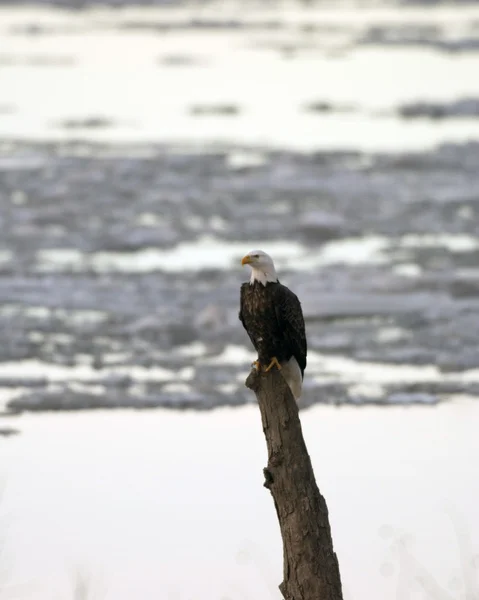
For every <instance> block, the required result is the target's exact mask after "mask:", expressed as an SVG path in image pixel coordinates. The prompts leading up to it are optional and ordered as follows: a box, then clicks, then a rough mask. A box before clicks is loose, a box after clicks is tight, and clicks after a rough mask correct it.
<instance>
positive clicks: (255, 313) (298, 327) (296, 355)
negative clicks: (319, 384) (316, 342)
mask: <svg viewBox="0 0 479 600" xmlns="http://www.w3.org/2000/svg"><path fill="white" fill-rule="evenodd" d="M241 264H242V265H249V266H250V267H251V278H250V280H249V282H247V283H243V285H242V286H241V297H240V311H239V318H240V321H241V322H242V323H243V327H244V328H245V329H246V332H247V334H248V336H249V338H250V340H251V342H252V343H253V346H254V347H255V350H256V351H257V353H258V360H256V361H255V362H254V364H255V366H256V368H257V369H258V370H259V369H261V368H262V369H263V370H264V371H266V372H267V371H269V370H270V369H271V368H272V367H273V366H276V367H277V368H278V369H280V370H281V372H282V374H283V376H284V378H285V380H286V382H287V383H288V385H289V387H290V389H291V392H292V393H293V396H294V398H295V399H296V401H297V400H298V399H299V397H300V396H301V389H302V384H303V376H304V370H305V368H306V354H307V343H306V332H305V328H304V319H303V311H302V309H301V303H300V301H299V300H298V298H297V296H296V295H295V294H293V292H292V291H291V290H290V289H289V288H287V287H286V286H284V285H282V284H281V283H280V282H279V280H278V277H277V275H276V269H275V268H274V263H273V259H272V258H271V256H269V255H268V254H266V252H263V251H262V250H252V251H251V252H248V254H247V255H246V256H245V257H244V258H243V260H242V261H241Z"/></svg>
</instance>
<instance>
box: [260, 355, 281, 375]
mask: <svg viewBox="0 0 479 600" xmlns="http://www.w3.org/2000/svg"><path fill="white" fill-rule="evenodd" d="M275 365H276V367H277V368H278V371H281V365H280V364H279V362H278V359H277V358H276V356H273V358H272V359H271V362H270V363H269V365H268V366H267V367H266V368H265V370H264V372H265V373H267V372H268V371H271V369H272V368H273V367H274V366H275Z"/></svg>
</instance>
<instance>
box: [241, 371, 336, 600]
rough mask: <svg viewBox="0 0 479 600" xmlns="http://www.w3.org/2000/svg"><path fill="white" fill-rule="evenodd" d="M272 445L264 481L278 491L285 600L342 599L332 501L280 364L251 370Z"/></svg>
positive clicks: (275, 493)
mask: <svg viewBox="0 0 479 600" xmlns="http://www.w3.org/2000/svg"><path fill="white" fill-rule="evenodd" d="M246 386H247V387H249V388H250V389H252V390H253V391H254V392H255V394H256V397H257V399H258V404H259V408H260V411H261V419H262V422H263V432H264V435H265V438H266V445H267V448H268V466H267V467H266V468H265V469H264V476H265V482H264V486H265V487H266V488H268V489H269V490H270V492H271V495H272V496H273V501H274V506H275V509H276V514H277V515H278V521H279V526H280V529H281V537H282V538H283V559H284V564H283V582H282V583H281V584H280V586H279V589H280V590H281V593H282V594H283V597H284V600H342V598H343V596H342V589H341V577H340V574H339V565H338V559H337V557H336V554H335V552H334V550H333V540H332V538H331V528H330V525H329V516H328V508H327V506H326V501H325V500H324V498H323V496H322V495H321V494H320V492H319V489H318V486H317V484H316V480H315V478H314V472H313V467H312V465H311V459H310V458H309V454H308V450H307V448H306V444H305V442H304V438H303V432H302V429H301V422H300V420H299V414H298V407H297V404H296V402H295V400H294V398H293V395H292V394H291V391H290V389H289V387H288V385H287V383H286V382H285V380H284V379H283V376H282V375H281V373H280V372H279V371H278V370H277V369H272V370H271V371H269V372H268V373H258V372H257V371H256V370H253V371H251V373H250V375H249V376H248V378H247V380H246Z"/></svg>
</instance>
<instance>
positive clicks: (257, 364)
mask: <svg viewBox="0 0 479 600" xmlns="http://www.w3.org/2000/svg"><path fill="white" fill-rule="evenodd" d="M251 366H252V367H254V368H255V369H256V370H257V371H261V363H260V362H259V360H255V361H254V362H252V363H251Z"/></svg>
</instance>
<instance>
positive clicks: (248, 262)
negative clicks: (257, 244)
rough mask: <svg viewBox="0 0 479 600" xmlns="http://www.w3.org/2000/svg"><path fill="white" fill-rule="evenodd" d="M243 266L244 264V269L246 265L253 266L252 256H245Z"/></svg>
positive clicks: (242, 261)
mask: <svg viewBox="0 0 479 600" xmlns="http://www.w3.org/2000/svg"><path fill="white" fill-rule="evenodd" d="M241 264H242V266H243V267H244V266H245V265H249V264H251V256H248V255H246V256H244V257H243V258H242V260H241Z"/></svg>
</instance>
